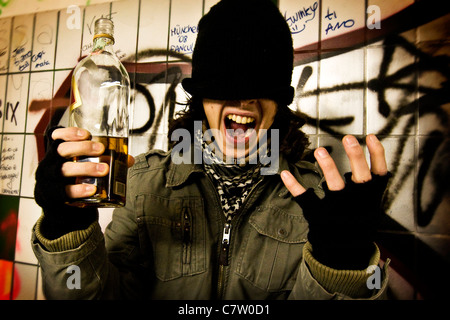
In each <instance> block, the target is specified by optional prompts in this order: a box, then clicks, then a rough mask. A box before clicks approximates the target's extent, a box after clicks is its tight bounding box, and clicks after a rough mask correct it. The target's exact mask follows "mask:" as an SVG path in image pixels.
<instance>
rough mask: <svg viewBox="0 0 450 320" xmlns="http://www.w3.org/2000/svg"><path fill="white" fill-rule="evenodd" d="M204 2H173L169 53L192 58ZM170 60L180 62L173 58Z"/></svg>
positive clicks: (178, 0)
mask: <svg viewBox="0 0 450 320" xmlns="http://www.w3.org/2000/svg"><path fill="white" fill-rule="evenodd" d="M202 2H203V1H202V0H172V6H171V10H170V30H169V51H170V52H173V53H176V54H183V55H185V56H187V57H191V56H192V52H193V50H194V45H195V40H196V39H197V33H198V29H197V26H198V21H199V20H200V18H201V17H202V10H203V3H202ZM169 60H178V59H177V58H176V57H173V58H171V59H169Z"/></svg>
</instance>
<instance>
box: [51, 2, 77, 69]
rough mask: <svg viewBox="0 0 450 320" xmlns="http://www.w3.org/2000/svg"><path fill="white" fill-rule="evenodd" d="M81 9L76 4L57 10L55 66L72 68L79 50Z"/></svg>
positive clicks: (57, 67)
mask: <svg viewBox="0 0 450 320" xmlns="http://www.w3.org/2000/svg"><path fill="white" fill-rule="evenodd" d="M82 22H83V9H82V8H80V7H78V6H73V7H71V8H69V7H68V8H67V9H63V10H60V11H59V24H58V38H57V42H56V59H55V68H56V69H62V68H73V67H75V65H76V64H77V62H78V59H79V57H80V51H81V31H82Z"/></svg>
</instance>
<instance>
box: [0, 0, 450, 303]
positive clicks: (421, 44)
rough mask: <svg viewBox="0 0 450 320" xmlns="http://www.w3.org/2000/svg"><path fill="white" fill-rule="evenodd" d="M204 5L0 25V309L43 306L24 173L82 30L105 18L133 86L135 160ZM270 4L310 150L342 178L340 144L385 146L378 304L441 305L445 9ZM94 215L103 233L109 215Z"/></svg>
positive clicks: (6, 20) (177, 2)
mask: <svg viewBox="0 0 450 320" xmlns="http://www.w3.org/2000/svg"><path fill="white" fill-rule="evenodd" d="M18 1H22V0H18ZM24 2H25V1H24ZM215 2H216V1H215V0H157V1H156V0H125V1H114V2H111V3H103V4H96V5H87V6H86V7H78V8H79V9H80V11H79V19H78V16H77V10H74V11H73V10H72V11H69V12H68V10H67V9H66V8H64V9H62V10H60V9H58V10H56V9H55V10H53V11H52V10H50V11H45V12H39V13H36V14H26V15H16V16H13V17H2V16H1V15H0V139H1V141H0V147H1V162H0V164H1V167H0V299H45V297H44V296H43V294H42V291H41V281H40V279H41V278H40V269H39V266H38V264H37V260H36V258H35V257H34V255H33V253H32V251H31V247H30V243H29V241H30V232H31V231H30V230H31V228H32V226H33V224H34V222H35V221H36V220H37V218H38V217H39V215H40V208H39V207H38V206H37V205H36V203H35V202H34V199H33V189H34V172H35V170H36V167H37V164H38V161H39V160H40V159H42V157H43V154H44V146H43V138H42V134H43V132H44V130H45V128H46V127H47V126H48V125H49V124H50V123H51V124H57V123H60V124H63V125H66V124H67V106H68V99H69V90H70V88H69V84H70V74H71V71H72V69H73V68H74V66H75V65H76V63H77V61H78V59H79V57H80V56H83V55H86V54H87V53H88V52H89V50H90V48H91V42H92V40H91V39H92V31H93V22H94V21H95V19H96V18H98V17H101V16H106V17H111V18H112V19H113V21H114V23H115V27H116V44H115V49H116V53H117V55H118V56H119V57H120V58H121V60H122V61H123V62H124V64H125V65H126V67H127V69H128V71H129V72H130V75H131V78H132V82H133V83H134V84H135V89H134V90H133V104H134V110H135V114H134V121H133V135H132V139H131V153H132V154H133V155H136V154H138V153H140V152H144V151H146V150H147V149H149V148H162V149H166V148H167V121H168V119H169V118H170V117H173V115H174V112H175V111H176V110H177V109H178V108H180V105H178V104H176V103H177V102H184V101H186V95H185V93H184V91H183V90H182V88H181V85H180V84H179V83H180V81H181V79H182V78H183V77H185V76H187V75H189V73H190V64H189V61H190V59H191V53H192V48H193V45H194V42H195V38H196V26H197V23H198V20H199V19H200V17H201V16H202V15H203V14H204V13H205V12H207V11H208V10H209V8H210V7H211V6H212V5H213V4H214V3H215ZM87 4H89V1H87ZM2 5H3V4H2ZM371 5H376V7H371ZM278 6H279V8H280V10H281V11H282V13H283V14H284V15H285V17H286V21H287V22H288V23H289V25H290V27H291V31H292V36H293V39H294V46H295V49H296V52H295V65H296V67H295V70H294V74H293V81H292V85H293V86H294V87H295V88H296V97H295V100H294V102H293V103H292V105H291V107H292V108H294V109H298V110H300V111H302V112H304V113H305V114H306V115H307V117H308V125H307V126H306V127H305V128H304V130H305V131H306V132H307V133H308V134H309V135H310V138H311V142H312V146H319V145H320V146H327V147H329V148H331V150H332V154H333V156H334V157H335V159H336V160H337V161H338V163H339V167H340V169H341V171H342V172H345V171H347V170H348V169H349V165H348V164H347V162H346V161H345V154H344V153H343V148H342V146H341V145H340V142H339V139H340V138H341V137H342V135H344V134H347V133H351V134H355V135H357V136H358V137H359V138H362V137H364V135H366V134H368V133H376V134H377V135H378V136H379V138H380V139H381V140H382V142H383V144H384V146H385V148H386V151H387V158H388V161H389V167H390V170H391V171H392V172H393V173H394V179H393V180H392V184H391V186H390V189H389V194H388V202H387V204H386V208H385V209H386V210H385V211H386V214H385V216H384V219H383V224H382V228H381V230H380V233H379V241H378V243H379V244H380V247H381V249H382V253H383V259H386V257H389V258H391V259H392V263H391V293H392V297H394V298H398V299H432V298H436V297H444V296H446V297H448V290H446V288H445V287H446V285H448V284H449V283H450V282H449V275H448V270H449V266H450V255H449V245H450V236H449V233H450V216H449V209H450V199H449V189H448V182H447V181H449V178H450V171H449V167H448V163H449V154H450V141H449V120H450V116H449V114H450V108H449V106H450V105H449V75H450V70H449V58H450V43H449V32H450V28H449V21H450V15H449V13H448V9H447V7H448V6H444V4H443V3H442V2H438V1H426V3H425V1H420V2H416V3H415V2H414V1H413V0H402V1H387V0H366V1H364V0H317V1H314V0H279V1H278ZM378 17H379V18H380V19H379V20H378V19H377V18H378ZM377 22H379V25H377V24H376V23H377ZM255 32H256V31H255ZM362 210H363V209H362ZM361 214H364V212H363V211H362V212H361ZM100 216H101V225H102V227H103V228H104V227H105V226H106V224H107V223H108V221H109V220H110V219H111V211H110V210H102V212H101V214H100Z"/></svg>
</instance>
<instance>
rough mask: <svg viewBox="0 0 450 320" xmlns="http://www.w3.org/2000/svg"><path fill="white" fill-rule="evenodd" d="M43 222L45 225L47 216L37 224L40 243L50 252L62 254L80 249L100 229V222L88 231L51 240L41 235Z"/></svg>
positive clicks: (91, 226)
mask: <svg viewBox="0 0 450 320" xmlns="http://www.w3.org/2000/svg"><path fill="white" fill-rule="evenodd" d="M43 222H44V223H45V216H44V215H41V216H40V218H39V219H38V221H37V222H36V228H35V234H36V238H37V239H38V240H39V242H40V243H41V244H42V245H43V246H44V247H45V249H47V250H48V251H50V252H62V251H67V250H73V249H75V248H78V247H79V246H80V245H82V244H83V243H84V242H85V241H86V240H87V239H88V238H89V237H90V235H91V234H92V233H93V232H94V231H95V229H97V228H100V225H99V224H98V221H94V222H93V223H91V224H90V226H89V227H88V228H87V229H84V230H75V231H72V232H69V233H66V234H65V235H63V236H61V237H59V238H57V239H54V240H49V239H47V238H45V237H44V236H43V235H42V233H41V226H42V223H43Z"/></svg>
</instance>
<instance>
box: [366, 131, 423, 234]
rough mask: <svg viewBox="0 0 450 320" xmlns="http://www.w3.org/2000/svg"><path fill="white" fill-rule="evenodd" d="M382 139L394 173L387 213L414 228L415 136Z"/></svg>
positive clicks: (407, 227)
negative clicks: (404, 138)
mask: <svg viewBox="0 0 450 320" xmlns="http://www.w3.org/2000/svg"><path fill="white" fill-rule="evenodd" d="M380 140H381V143H382V144H383V146H384V148H385V154H386V161H387V164H388V170H389V171H391V172H392V173H393V174H394V176H393V178H392V179H391V181H390V186H389V188H388V199H390V203H391V204H390V206H389V208H388V210H387V212H386V213H387V214H388V215H389V216H390V217H391V218H392V219H393V220H395V221H396V222H398V223H399V224H400V225H401V226H403V227H404V228H406V229H408V230H413V229H414V228H415V226H414V210H415V209H414V206H415V201H414V185H415V182H414V180H415V171H414V161H415V142H414V140H415V138H414V137H408V138H406V140H404V141H403V140H402V139H400V138H396V137H392V138H391V137H390V138H383V137H381V138H380ZM366 153H367V151H366Z"/></svg>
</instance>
